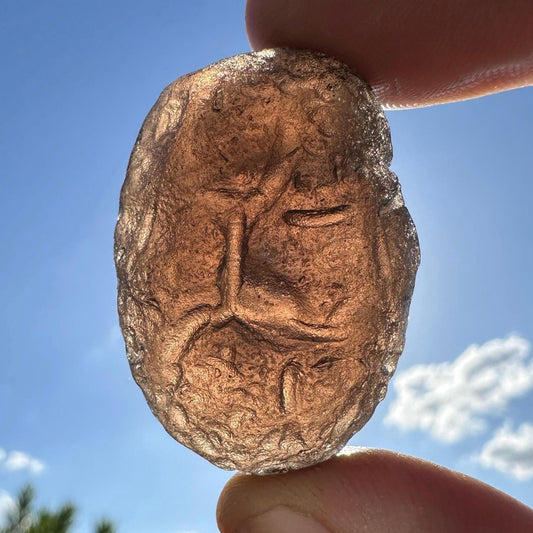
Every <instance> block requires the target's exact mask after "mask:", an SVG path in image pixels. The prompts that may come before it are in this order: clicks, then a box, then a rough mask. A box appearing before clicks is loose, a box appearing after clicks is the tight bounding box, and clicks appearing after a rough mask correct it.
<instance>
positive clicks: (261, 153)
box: [115, 49, 419, 472]
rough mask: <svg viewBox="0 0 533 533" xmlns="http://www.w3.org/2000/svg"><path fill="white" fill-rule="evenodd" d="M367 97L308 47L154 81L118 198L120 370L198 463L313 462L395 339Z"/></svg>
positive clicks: (406, 255) (348, 430) (402, 243)
mask: <svg viewBox="0 0 533 533" xmlns="http://www.w3.org/2000/svg"><path fill="white" fill-rule="evenodd" d="M391 154H392V149H391V146H390V139H389V130H388V125H387V122H386V119H385V117H384V114H383V112H382V110H381V108H380V107H379V106H378V105H377V103H376V102H375V101H374V98H373V96H372V94H371V91H370V89H369V88H368V86H367V85H366V83H365V82H363V81H362V80H360V79H359V78H357V77H356V76H355V75H354V74H353V73H351V72H350V71H349V70H348V69H347V67H345V66H343V65H342V64H340V63H338V62H337V61H335V60H333V59H331V58H328V57H326V56H323V55H321V54H316V53H311V52H305V51H293V50H284V49H281V50H270V51H266V52H262V53H258V54H246V55H242V56H237V57H235V58H230V59H227V60H224V61H222V62H220V63H217V64H215V65H212V66H210V67H207V68H205V69H203V70H201V71H199V72H196V73H193V74H191V75H188V76H185V77H183V78H180V79H178V80H177V81H175V82H174V83H172V84H171V85H170V86H169V87H167V89H165V91H164V92H163V93H162V95H161V96H160V98H159V100H158V101H157V103H156V104H155V106H154V107H153V109H152V110H151V111H150V113H149V115H148V117H147V119H146V121H145V123H144V125H143V128H142V130H141V133H140V135H139V138H138V140H137V143H136V145H135V148H134V150H133V153H132V157H131V160H130V165H129V168H128V174H127V178H126V181H125V183H124V187H123V190H122V194H121V206H120V215H119V220H118V223H117V229H116V234H115V238H116V243H115V259H116V265H117V272H118V278H119V312H120V318H121V326H122V330H123V333H124V337H125V340H126V346H127V353H128V358H129V361H130V364H131V368H132V372H133V376H134V378H135V380H136V381H137V383H138V384H139V385H140V387H141V388H142V390H143V392H144V394H145V396H146V399H147V401H148V403H149V405H150V407H151V408H152V410H153V412H154V414H155V415H156V416H157V417H158V418H159V420H160V421H161V422H162V424H163V425H164V427H165V428H166V430H167V431H168V432H169V433H170V434H171V435H172V436H173V437H175V438H176V439H177V440H179V441H180V442H182V443H183V444H185V445H186V446H188V447H189V448H191V449H193V450H195V451H196V452H198V453H200V454H201V455H203V456H204V457H206V458H207V459H209V460H210V461H212V462H213V463H215V464H216V465H218V466H220V467H222V468H228V469H240V470H243V471H248V472H272V471H279V470H286V469H291V468H299V467H303V466H308V465H310V464H313V463H316V462H318V461H321V460H324V459H327V458H328V457H330V456H331V455H332V454H334V453H335V452H336V451H338V450H339V449H340V448H341V447H342V446H343V445H344V444H345V443H346V441H347V440H348V439H349V438H350V437H351V436H352V435H353V434H354V433H355V432H356V431H357V430H359V429H360V428H361V427H362V426H363V425H364V424H365V422H366V421H367V420H368V419H369V418H370V416H371V414H372V413H373V411H374V409H375V407H376V405H377V403H378V402H379V401H380V400H381V399H382V398H383V397H384V394H385V391H386V387H387V383H388V380H389V379H390V377H391V375H392V373H393V372H394V369H395V367H396V362H397V359H398V357H399V355H400V353H401V351H402V349H403V344H404V335H405V328H406V324H407V313H408V308H409V302H410V297H411V293H412V290H413V285H414V278H415V273H416V269H417V267H418V262H419V251H418V243H417V238H416V233H415V229H414V226H413V223H412V221H411V218H410V216H409V213H408V212H407V210H406V208H405V206H404V204H403V199H402V196H401V192H400V188H399V184H398V181H397V179H396V177H395V176H394V174H393V173H392V172H390V170H389V169H388V166H389V164H390V159H391Z"/></svg>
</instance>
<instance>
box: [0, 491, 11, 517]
mask: <svg viewBox="0 0 533 533" xmlns="http://www.w3.org/2000/svg"><path fill="white" fill-rule="evenodd" d="M14 507H15V500H14V499H13V498H12V497H11V495H10V494H9V493H8V492H6V491H5V490H0V523H1V522H2V520H3V518H4V517H5V516H6V514H7V513H8V512H9V511H11V510H13V509H14Z"/></svg>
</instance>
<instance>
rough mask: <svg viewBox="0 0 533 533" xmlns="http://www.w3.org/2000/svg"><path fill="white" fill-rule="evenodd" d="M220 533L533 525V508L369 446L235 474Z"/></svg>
mask: <svg viewBox="0 0 533 533" xmlns="http://www.w3.org/2000/svg"><path fill="white" fill-rule="evenodd" d="M217 519H218V524H219V527H220V530H221V532H222V533H234V532H236V533H237V532H238V533H267V532H276V533H285V532H289V531H290V532H291V533H300V532H306V533H327V532H333V533H353V532H354V531H365V532H368V533H378V532H379V533H381V532H384V533H385V532H387V533H388V532H390V531H394V532H396V533H403V532H405V533H407V532H414V531H432V532H435V533H439V532H450V531H453V532H455V533H462V532H464V533H467V532H468V533H472V532H477V531H483V532H491V531H494V532H495V531H498V532H500V531H533V510H531V509H529V508H528V507H526V506H525V505H523V504H521V503H520V502H518V501H516V500H514V499H512V498H511V497H510V496H507V495H506V494H503V493H502V492H499V491H497V490H496V489H494V488H492V487H489V486H488V485H485V484H484V483H481V482H480V481H476V480H475V479H472V478H470V477H468V476H465V475H462V474H459V473H457V472H452V471H451V470H447V469H445V468H442V467H439V466H436V465H434V464H432V463H428V462H425V461H421V460H419V459H414V458H412V457H407V456H404V455H400V454H396V453H392V452H387V451H384V450H364V451H361V452H358V453H355V454H353V455H351V456H341V457H336V458H334V459H332V460H329V461H327V462H325V463H322V464H319V465H316V466H314V467H311V468H306V469H303V470H297V471H293V472H289V473H287V474H277V475H270V476H254V475H246V474H237V475H236V476H234V477H233V478H232V479H231V480H230V481H229V482H228V484H227V485H226V487H225V488H224V490H223V491H222V494H221V496H220V499H219V502H218V509H217Z"/></svg>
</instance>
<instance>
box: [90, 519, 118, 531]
mask: <svg viewBox="0 0 533 533" xmlns="http://www.w3.org/2000/svg"><path fill="white" fill-rule="evenodd" d="M115 531H116V529H115V526H114V525H113V522H110V521H109V520H101V521H100V522H98V524H97V525H96V532H95V533H115Z"/></svg>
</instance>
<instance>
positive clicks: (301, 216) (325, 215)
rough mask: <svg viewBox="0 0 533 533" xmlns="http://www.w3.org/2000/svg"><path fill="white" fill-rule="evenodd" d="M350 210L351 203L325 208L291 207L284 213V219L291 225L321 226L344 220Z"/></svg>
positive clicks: (302, 226)
mask: <svg viewBox="0 0 533 533" xmlns="http://www.w3.org/2000/svg"><path fill="white" fill-rule="evenodd" d="M350 210H351V205H349V204H344V205H338V206H335V207H325V208H323V209H291V210H289V211H287V212H286V213H285V214H284V215H283V220H284V221H285V222H286V223H287V224H288V225H289V226H297V227H300V228H321V227H324V226H333V225H335V224H340V223H341V222H344V221H345V220H346V217H347V215H348V214H349V212H350Z"/></svg>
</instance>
